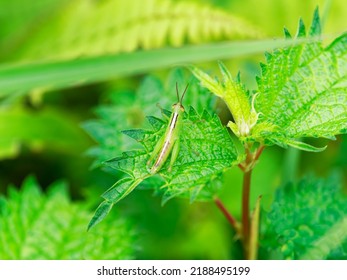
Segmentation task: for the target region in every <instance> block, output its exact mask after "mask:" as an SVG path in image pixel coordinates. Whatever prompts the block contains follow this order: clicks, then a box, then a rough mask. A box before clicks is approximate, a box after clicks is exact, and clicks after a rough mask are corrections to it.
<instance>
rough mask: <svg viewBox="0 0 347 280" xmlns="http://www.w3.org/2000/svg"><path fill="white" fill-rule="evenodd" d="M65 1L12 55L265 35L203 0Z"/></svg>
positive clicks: (58, 55)
mask: <svg viewBox="0 0 347 280" xmlns="http://www.w3.org/2000/svg"><path fill="white" fill-rule="evenodd" d="M46 1H47V0H46ZM60 7H61V8H60V9H59V10H58V11H57V12H56V13H55V16H53V17H50V18H49V20H46V22H45V24H42V25H39V26H38V27H37V28H36V30H35V31H36V32H32V34H31V36H26V37H25V38H23V40H22V41H21V42H20V44H19V42H17V44H16V45H15V47H13V48H12V57H14V58H15V59H17V60H18V58H19V59H20V60H24V61H28V60H29V61H30V60H31V61H32V60H35V61H38V60H46V61H47V60H51V61H52V60H54V61H58V60H66V59H75V58H77V57H80V56H100V55H105V54H116V53H122V52H131V51H134V50H138V49H145V50H148V49H154V48H160V47H164V46H168V45H169V46H173V47H179V46H182V45H184V44H185V43H186V42H188V43H193V44H201V43H207V42H211V41H221V40H228V39H229V40H230V39H240V38H257V37H259V36H260V35H261V33H260V32H259V30H258V28H257V27H256V26H253V25H251V24H250V23H248V22H247V21H246V20H244V19H242V18H240V17H236V16H233V15H231V14H229V13H227V12H225V11H223V10H217V9H215V8H213V7H211V6H207V5H203V4H202V3H200V4H197V3H189V2H179V3H177V2H176V1H172V0H143V1H142V2H141V3H139V2H138V1H136V0H129V1H126V2H124V1H112V0H103V1H102V2H98V1H96V2H95V1H85V0H74V1H70V3H69V4H68V5H61V6H60ZM27 8H28V9H29V10H30V6H29V7H27ZM52 50H54V51H52Z"/></svg>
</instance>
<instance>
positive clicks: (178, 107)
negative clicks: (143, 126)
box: [147, 83, 189, 174]
mask: <svg viewBox="0 0 347 280" xmlns="http://www.w3.org/2000/svg"><path fill="white" fill-rule="evenodd" d="M188 85H189V84H188ZM188 85H187V86H186V88H185V90H184V92H183V94H182V96H181V99H180V98H179V94H178V86H177V83H176V94H177V103H175V104H173V105H172V114H171V117H170V120H169V126H168V127H167V128H166V131H165V134H164V135H163V136H162V137H161V138H160V139H159V141H158V143H157V144H156V146H155V148H154V150H153V153H152V155H151V157H150V158H149V160H148V162H147V167H148V169H149V172H150V173H151V174H155V173H157V172H158V171H159V170H160V168H162V166H163V165H164V163H165V162H166V160H167V158H168V157H169V155H170V153H171V152H172V153H171V159H170V165H169V168H168V170H169V172H170V171H171V168H172V165H173V164H174V162H175V160H176V158H177V156H178V151H179V133H180V128H181V125H182V116H183V113H184V107H183V105H182V101H183V97H184V94H185V93H186V91H187V88H188ZM154 159H155V161H154V162H153V160H154Z"/></svg>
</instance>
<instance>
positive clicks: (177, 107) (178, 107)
mask: <svg viewBox="0 0 347 280" xmlns="http://www.w3.org/2000/svg"><path fill="white" fill-rule="evenodd" d="M172 111H173V112H179V111H181V112H184V111H185V109H184V107H183V105H182V104H181V103H180V102H177V103H175V104H174V105H172Z"/></svg>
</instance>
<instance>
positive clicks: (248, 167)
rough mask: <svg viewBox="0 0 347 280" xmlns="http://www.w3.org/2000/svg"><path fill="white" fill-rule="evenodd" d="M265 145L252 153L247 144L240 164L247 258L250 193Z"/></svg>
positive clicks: (245, 253) (247, 254) (244, 245)
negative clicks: (256, 166)
mask: <svg viewBox="0 0 347 280" xmlns="http://www.w3.org/2000/svg"><path fill="white" fill-rule="evenodd" d="M264 148H265V146H263V145H260V146H259V147H258V149H257V150H256V151H255V152H254V153H252V152H251V147H250V146H245V152H246V159H245V161H244V163H243V164H241V165H239V167H240V169H241V170H242V172H243V183H242V239H243V248H244V255H245V258H249V250H250V207H249V200H250V193H251V178H252V171H253V168H254V166H255V164H256V163H257V161H258V159H259V157H260V155H261V154H262V152H263V150H264Z"/></svg>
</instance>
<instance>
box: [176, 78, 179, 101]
mask: <svg viewBox="0 0 347 280" xmlns="http://www.w3.org/2000/svg"><path fill="white" fill-rule="evenodd" d="M176 94H177V102H180V96H179V94H178V84H177V82H176Z"/></svg>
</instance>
